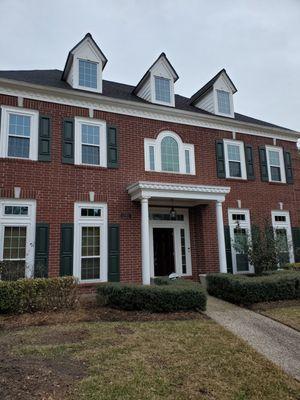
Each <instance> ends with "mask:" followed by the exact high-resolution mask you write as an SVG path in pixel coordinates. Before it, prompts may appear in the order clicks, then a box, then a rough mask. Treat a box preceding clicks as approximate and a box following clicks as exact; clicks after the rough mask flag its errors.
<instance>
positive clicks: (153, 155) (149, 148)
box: [144, 131, 195, 175]
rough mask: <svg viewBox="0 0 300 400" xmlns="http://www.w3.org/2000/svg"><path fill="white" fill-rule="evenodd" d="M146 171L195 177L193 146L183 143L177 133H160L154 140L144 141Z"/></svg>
mask: <svg viewBox="0 0 300 400" xmlns="http://www.w3.org/2000/svg"><path fill="white" fill-rule="evenodd" d="M144 146H145V147H144V149H145V169H146V171H156V172H173V173H175V174H190V175H195V156H194V145H193V144H190V143H183V142H182V139H181V137H180V136H179V135H177V133H175V132H172V131H162V132H160V134H159V135H158V136H157V138H156V139H145V142H144Z"/></svg>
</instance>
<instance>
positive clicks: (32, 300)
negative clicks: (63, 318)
mask: <svg viewBox="0 0 300 400" xmlns="http://www.w3.org/2000/svg"><path fill="white" fill-rule="evenodd" d="M77 301H78V295H77V282H76V280H75V278H73V277H63V278H38V279H19V280H17V281H0V313H2V314H4V313H14V314H21V313H25V312H35V311H50V310H56V309H63V308H72V307H74V305H76V304H77Z"/></svg>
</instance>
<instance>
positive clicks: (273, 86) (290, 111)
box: [0, 0, 300, 131]
mask: <svg viewBox="0 0 300 400" xmlns="http://www.w3.org/2000/svg"><path fill="white" fill-rule="evenodd" d="M87 32H90V33H91V34H92V35H93V37H94V39H95V40H96V42H97V43H98V45H99V47H100V48H101V50H102V51H103V52H104V54H105V55H106V57H107V58H108V63H107V65H106V67H105V70H104V79H107V80H113V81H116V82H122V83H128V84H132V85H135V84H137V83H138V81H139V80H140V78H141V77H142V75H143V74H144V73H145V71H146V70H147V69H148V67H149V66H150V65H151V64H152V62H153V61H154V60H155V58H156V57H157V56H158V55H159V54H160V53H161V52H162V51H164V52H165V53H166V54H167V56H168V58H169V60H170V61H171V63H172V65H173V66H174V68H175V70H176V71H177V73H178V74H179V80H178V81H177V82H176V86H175V90H176V93H179V94H182V95H184V96H188V97H190V96H191V95H192V94H193V93H194V92H196V91H197V90H198V89H199V88H200V87H201V86H203V85H204V84H205V83H206V82H207V81H208V80H209V79H210V78H211V77H212V76H213V75H215V74H216V73H217V72H218V71H219V70H220V69H222V68H226V70H227V72H228V74H229V76H230V77H231V79H232V80H233V82H234V83H235V86H236V87H237V89H238V92H237V93H236V94H235V95H234V103H235V111H236V112H240V113H243V114H246V115H250V116H252V117H256V118H260V119H264V120H266V121H269V122H273V123H277V124H279V125H282V126H286V127H288V128H291V129H295V130H299V131H300V0H88V1H84V0H0V54H1V57H0V69H2V70H8V69H12V70H16V69H55V68H57V69H63V67H64V63H65V60H66V57H67V53H68V51H69V50H70V49H71V48H72V47H73V46H74V45H75V44H76V43H77V42H78V41H79V40H80V39H81V38H82V37H83V36H84V35H85V34H86V33H87Z"/></svg>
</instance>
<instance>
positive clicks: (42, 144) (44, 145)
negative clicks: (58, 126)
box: [38, 115, 51, 161]
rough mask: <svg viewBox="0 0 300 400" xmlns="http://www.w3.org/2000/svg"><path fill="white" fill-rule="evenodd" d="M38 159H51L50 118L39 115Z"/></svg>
mask: <svg viewBox="0 0 300 400" xmlns="http://www.w3.org/2000/svg"><path fill="white" fill-rule="evenodd" d="M38 159H39V161H51V120H50V118H49V117H44V116H42V115H41V116H40V121H39V156H38Z"/></svg>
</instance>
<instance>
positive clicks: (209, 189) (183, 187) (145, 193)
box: [127, 181, 230, 201]
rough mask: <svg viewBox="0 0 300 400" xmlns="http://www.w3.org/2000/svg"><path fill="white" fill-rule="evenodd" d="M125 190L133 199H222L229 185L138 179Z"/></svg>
mask: <svg viewBox="0 0 300 400" xmlns="http://www.w3.org/2000/svg"><path fill="white" fill-rule="evenodd" d="M127 191H128V194H129V195H130V196H131V200H133V201H134V200H141V199H143V198H146V199H150V198H157V199H164V198H165V199H182V200H205V201H224V200H225V196H226V194H228V193H229V192H230V186H207V185H187V184H181V183H162V182H145V181H140V182H136V183H133V184H131V185H129V186H128V187H127Z"/></svg>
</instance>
